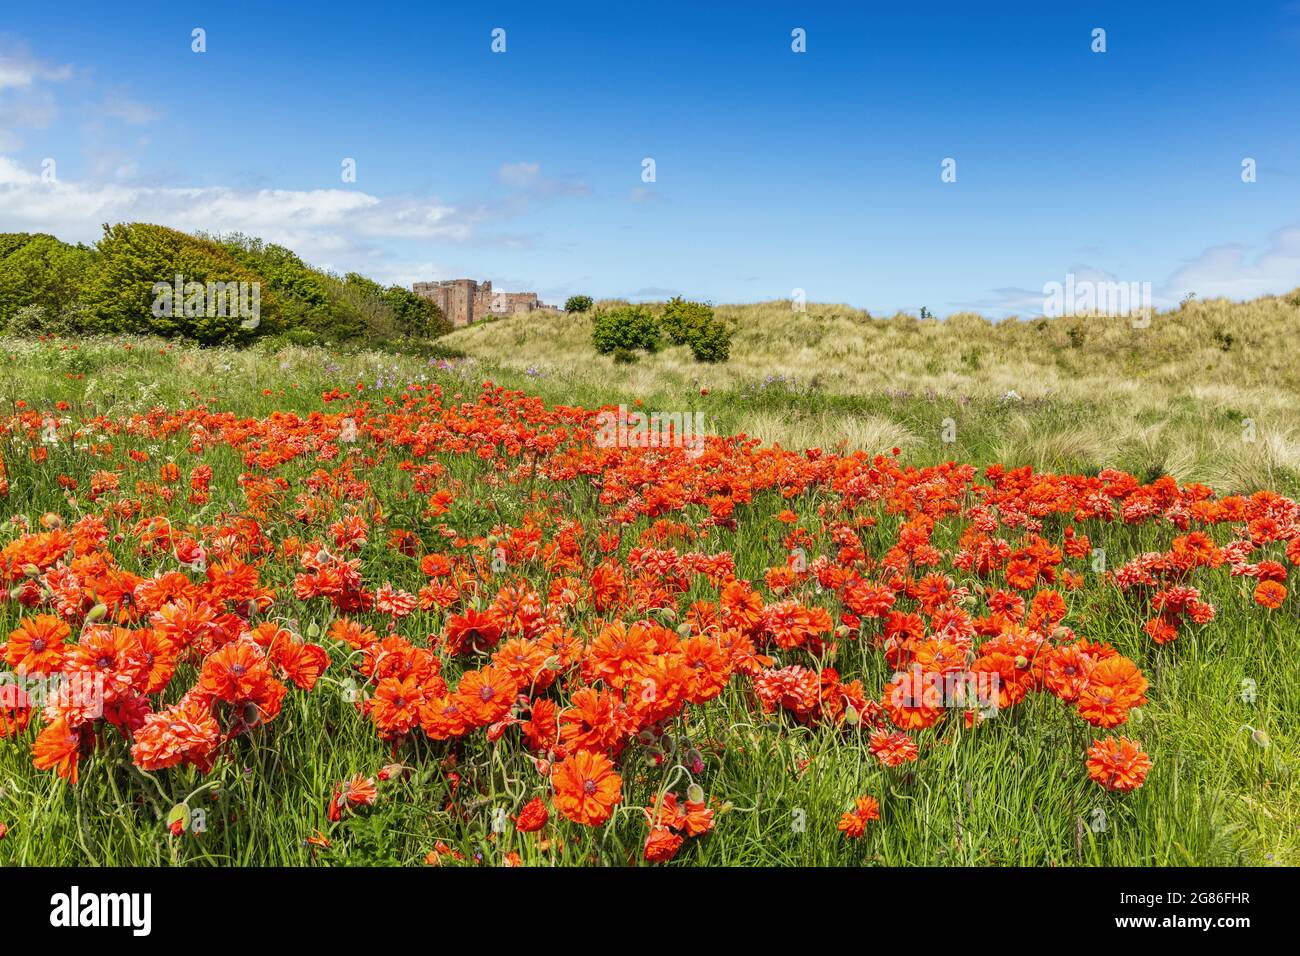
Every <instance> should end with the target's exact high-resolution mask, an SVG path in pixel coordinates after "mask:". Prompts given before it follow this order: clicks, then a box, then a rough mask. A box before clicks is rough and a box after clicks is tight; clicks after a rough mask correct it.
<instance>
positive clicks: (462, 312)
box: [411, 279, 559, 328]
mask: <svg viewBox="0 0 1300 956" xmlns="http://www.w3.org/2000/svg"><path fill="white" fill-rule="evenodd" d="M411 291H412V292H414V293H415V294H416V295H418V296H423V297H424V298H426V299H428V300H429V301H431V302H433V303H434V305H436V306H438V308H440V309H441V310H442V314H443V315H445V316H446V317H447V318H448V319H449V320H450V321H451V324H452V325H453V326H455V327H457V328H459V327H460V326H462V325H470V324H471V323H474V322H478V321H481V320H483V319H486V318H489V317H492V316H506V315H519V314H521V313H527V312H536V311H546V312H556V311H559V310H558V309H556V308H555V307H554V306H550V305H546V304H545V303H544V302H542V301H540V300H539V299H538V298H537V293H536V292H493V291H492V283H491V281H488V280H485V281H483V282H477V281H475V280H474V279H444V280H443V281H441V282H416V283H414V284H413V285H412V286H411Z"/></svg>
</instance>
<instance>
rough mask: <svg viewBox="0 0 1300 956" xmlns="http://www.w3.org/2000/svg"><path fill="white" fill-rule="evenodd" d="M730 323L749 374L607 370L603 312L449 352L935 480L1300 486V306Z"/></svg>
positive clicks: (574, 389) (569, 389) (1287, 299)
mask: <svg viewBox="0 0 1300 956" xmlns="http://www.w3.org/2000/svg"><path fill="white" fill-rule="evenodd" d="M613 304H615V303H613V302H602V303H598V304H597V308H602V307H609V306H611V305H613ZM716 312H717V315H718V316H719V317H720V318H722V319H724V320H726V321H728V322H730V323H731V324H732V325H733V326H734V328H735V338H734V347H733V349H732V357H731V359H730V361H728V362H727V363H725V364H721V365H716V366H711V365H707V364H703V363H699V362H695V361H692V360H691V357H690V355H689V354H688V352H687V350H686V349H685V348H683V347H680V346H677V347H673V346H669V347H667V348H664V349H663V350H661V351H660V352H658V353H657V354H654V355H648V356H643V357H642V358H641V359H640V361H638V362H637V363H635V364H630V365H620V364H618V363H617V362H615V361H613V360H612V359H611V358H609V357H607V356H600V355H594V354H593V352H592V347H591V317H590V315H586V314H561V315H556V316H529V317H526V318H524V319H523V320H522V321H504V322H490V323H485V324H480V325H475V326H471V327H468V328H464V329H458V330H456V331H455V332H453V333H452V334H451V335H449V336H446V337H445V338H444V339H442V340H441V341H442V342H443V343H445V345H446V346H447V347H448V348H451V349H455V350H458V351H460V352H463V353H464V354H465V355H467V356H469V357H471V358H473V359H475V360H477V361H479V362H481V363H483V364H484V366H485V367H487V368H489V369H490V370H491V373H492V375H493V376H494V377H495V378H496V380H498V381H502V382H508V383H509V384H510V385H512V386H513V387H519V388H527V389H528V390H529V391H531V392H534V393H537V394H542V395H545V396H546V397H548V398H549V399H551V400H554V401H558V402H566V401H568V402H578V403H583V404H597V405H599V404H602V403H604V402H619V401H624V402H628V403H632V402H635V401H637V400H640V401H642V402H643V403H644V405H645V406H646V407H648V408H665V409H676V408H680V407H693V406H684V405H683V403H686V402H688V401H689V402H696V401H698V399H697V398H696V395H697V392H698V390H699V389H700V388H707V389H708V390H709V393H710V394H709V400H708V401H707V402H705V403H701V405H702V407H704V408H705V411H706V413H707V414H708V415H709V416H711V421H714V422H715V427H716V429H717V431H719V432H720V433H727V434H731V433H738V432H745V433H748V434H752V435H756V436H759V437H761V438H763V439H764V440H765V441H768V442H779V443H781V444H783V445H784V446H785V447H787V448H805V447H809V446H820V447H823V448H826V449H831V448H834V447H836V446H838V445H839V444H840V443H841V442H842V443H844V444H845V446H846V447H848V448H868V449H872V448H889V447H895V446H896V447H900V448H903V449H904V450H906V451H907V452H908V458H909V460H911V461H915V462H917V463H924V464H933V463H937V462H940V461H945V460H948V459H955V460H957V461H969V462H974V463H981V464H987V463H990V462H995V461H996V462H1005V463H1016V464H1025V465H1032V466H1033V467H1035V468H1037V469H1040V470H1057V471H1080V472H1086V471H1092V472H1095V471H1097V470H1099V469H1101V468H1104V467H1108V466H1109V467H1116V468H1123V469H1125V470H1127V471H1130V472H1132V473H1134V474H1136V475H1139V476H1145V477H1158V476H1159V475H1162V474H1169V475H1172V476H1173V477H1175V478H1176V479H1178V480H1179V481H1196V482H1204V483H1206V484H1210V485H1212V486H1214V487H1215V488H1219V489H1223V490H1229V491H1241V490H1251V491H1253V490H1255V489H1257V488H1286V489H1289V490H1291V491H1292V492H1294V491H1295V490H1297V488H1300V484H1297V482H1298V480H1300V411H1298V410H1297V407H1296V402H1295V400H1294V396H1295V395H1296V394H1297V393H1298V392H1300V362H1297V361H1296V359H1295V356H1294V354H1293V353H1292V351H1291V350H1290V349H1288V348H1287V347H1286V344H1287V343H1288V342H1289V341H1290V339H1291V337H1292V336H1293V335H1294V334H1295V329H1296V328H1297V323H1300V289H1298V290H1296V291H1294V292H1291V293H1289V294H1287V295H1282V296H1269V297H1264V298H1259V299H1254V300H1251V301H1248V302H1232V301H1229V300H1226V299H1211V300H1204V301H1199V300H1194V299H1193V300H1190V301H1188V302H1187V303H1185V304H1184V305H1183V306H1182V307H1181V308H1178V309H1174V310H1172V311H1166V312H1159V313H1157V314H1155V315H1154V316H1152V317H1151V318H1150V319H1149V320H1148V323H1145V324H1144V323H1142V322H1138V323H1137V324H1135V322H1134V320H1133V319H1131V318H1125V317H1112V316H1066V317H1062V318H1056V319H1034V320H1027V321H1017V320H1012V321H1003V322H992V321H989V320H988V319H986V318H983V317H981V316H979V315H977V314H975V313H959V314H957V315H953V316H950V317H948V318H946V319H934V318H927V319H920V318H917V317H916V316H915V315H909V314H899V315H895V316H891V317H872V316H871V315H869V314H868V313H866V312H864V311H862V310H859V309H853V308H851V307H849V306H845V305H826V304H815V303H808V304H807V305H806V307H805V310H804V311H802V312H796V311H793V308H792V305H791V303H790V302H788V301H776V302H766V303H759V304H753V305H739V306H730V305H721V306H718V307H717V309H716ZM948 422H951V427H950V428H949V431H948V435H947V437H950V438H951V439H952V440H951V441H945V440H944V439H945V427H946V423H948Z"/></svg>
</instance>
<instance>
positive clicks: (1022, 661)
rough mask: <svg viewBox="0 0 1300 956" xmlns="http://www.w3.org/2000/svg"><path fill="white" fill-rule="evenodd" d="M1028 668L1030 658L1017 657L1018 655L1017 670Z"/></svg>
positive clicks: (1020, 655) (1022, 655)
mask: <svg viewBox="0 0 1300 956" xmlns="http://www.w3.org/2000/svg"><path fill="white" fill-rule="evenodd" d="M1028 666H1029V658H1027V657H1026V656H1025V655H1024V654H1017V655H1016V667H1017V668H1025V667H1028Z"/></svg>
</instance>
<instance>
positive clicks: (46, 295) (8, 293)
mask: <svg viewBox="0 0 1300 956" xmlns="http://www.w3.org/2000/svg"><path fill="white" fill-rule="evenodd" d="M94 264H95V253H94V250H92V249H89V248H87V247H86V246H82V245H76V246H72V245H69V244H68V243H66V242H60V241H59V240H58V239H55V238H54V237H53V236H50V235H45V234H44V233H40V234H35V235H33V234H30V233H5V234H3V235H0V328H6V327H8V326H9V324H10V323H11V322H12V321H13V319H14V317H15V316H16V315H17V314H18V311H19V310H20V309H23V308H25V307H27V306H37V307H39V309H40V313H39V314H40V315H42V316H43V317H44V320H45V321H46V322H53V323H63V324H66V323H67V322H68V320H69V317H70V316H72V315H74V314H75V311H76V310H75V308H74V306H75V305H76V302H77V299H78V297H79V296H80V295H81V290H82V287H83V285H84V284H85V282H86V280H87V278H88V276H89V275H90V273H91V271H92V269H93V268H94ZM36 314H37V313H31V312H29V313H28V315H29V316H32V315H36ZM28 321H30V319H29V320H28Z"/></svg>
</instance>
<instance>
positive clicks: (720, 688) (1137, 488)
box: [0, 339, 1300, 866]
mask: <svg viewBox="0 0 1300 956" xmlns="http://www.w3.org/2000/svg"><path fill="white" fill-rule="evenodd" d="M0 392H2V393H3V394H2V395H0V400H2V401H3V408H2V409H0V415H3V424H2V434H0V442H2V445H0V449H2V454H3V472H2V473H0V504H2V506H3V513H2V514H0V518H2V519H3V531H2V532H0V576H3V578H4V586H5V591H6V595H5V599H4V601H3V603H2V604H0V632H2V633H0V640H3V642H4V643H3V647H2V648H0V650H2V653H0V658H2V664H0V672H2V674H3V684H0V688H2V689H3V692H4V697H3V699H2V700H0V738H3V739H0V863H4V864H52V863H60V864H104V865H113V864H116V865H124V864H127V865H129V864H137V865H138V864H171V863H174V864H190V865H203V864H208V865H270V864H316V865H358V864H404V865H405V864H409V865H422V864H428V865H439V866H474V865H492V866H496V865H534V866H536V865H541V866H551V865H592V864H596V865H628V864H645V863H671V864H672V865H779V864H827V865H864V864H884V865H911V864H917V865H934V864H953V865H997V864H1025V865H1042V866H1062V865H1097V864H1110V865H1129V864H1146V865H1185V864H1233V865H1267V864H1270V863H1275V862H1278V863H1295V862H1297V857H1298V854H1297V848H1298V847H1300V830H1298V827H1300V787H1298V786H1297V781H1296V778H1295V775H1294V774H1293V773H1292V769H1291V768H1292V767H1293V766H1294V763H1295V758H1296V756H1297V749H1298V748H1300V742H1298V741H1297V739H1296V735H1295V719H1294V715H1295V713H1296V712H1297V709H1300V676H1298V675H1297V668H1296V667H1295V658H1296V652H1297V627H1296V610H1297V609H1296V604H1295V600H1296V599H1295V597H1294V596H1293V595H1291V594H1289V589H1290V584H1289V573H1290V568H1291V567H1293V566H1295V565H1296V564H1300V507H1297V504H1296V503H1295V502H1294V501H1292V500H1291V499H1290V498H1287V497H1285V496H1283V495H1281V494H1279V493H1277V491H1275V490H1274V489H1269V488H1260V489H1255V490H1254V493H1252V494H1242V495H1229V496H1218V495H1216V494H1215V493H1214V492H1212V491H1211V489H1210V488H1208V487H1205V486H1201V485H1195V484H1186V485H1180V484H1178V483H1177V482H1176V481H1175V480H1174V479H1172V478H1170V477H1162V478H1158V479H1156V480H1153V481H1150V482H1144V481H1143V480H1141V479H1139V478H1137V477H1134V476H1133V475H1130V474H1127V473H1124V472H1121V471H1118V470H1115V469H1103V470H1100V471H1099V472H1097V473H1095V474H1090V475H1070V474H1041V473H1035V472H1033V471H1031V470H1030V469H1029V468H1028V467H1025V466H1024V465H1023V463H1021V462H1016V461H1003V462H992V461H978V462H968V463H963V462H947V463H942V464H937V465H936V464H930V465H925V466H919V465H916V464H913V463H911V462H909V459H908V456H907V455H906V454H905V453H900V452H899V451H898V450H895V449H891V448H862V449H844V450H837V451H835V452H834V453H831V452H829V451H821V450H818V449H799V450H786V449H782V448H780V447H779V446H768V445H764V444H762V443H760V442H759V441H758V440H757V439H751V438H747V437H744V436H726V435H710V436H709V437H708V438H707V439H706V440H704V441H703V442H702V444H699V445H697V444H695V443H693V442H684V441H679V440H677V439H678V438H680V437H681V436H679V435H677V434H676V433H672V434H669V433H666V432H665V433H660V437H661V438H664V439H665V440H664V441H663V442H660V443H657V447H639V446H637V443H636V441H635V440H627V439H626V438H625V437H621V438H619V439H618V440H617V441H613V442H610V441H608V440H604V439H603V437H602V436H604V435H607V434H608V432H609V428H608V425H609V422H610V417H609V416H610V414H611V413H613V414H617V415H623V416H627V415H629V414H634V412H633V413H629V412H627V411H626V409H625V410H623V411H622V412H617V411H615V410H614V409H611V408H608V407H607V408H605V409H600V408H581V407H572V406H565V405H556V404H551V403H547V402H545V401H543V400H542V399H540V398H537V397H535V396H531V395H529V394H526V393H524V392H522V391H513V390H508V389H506V388H504V387H501V386H499V385H494V384H493V383H492V382H489V381H483V380H482V377H479V376H475V375H473V374H468V373H467V372H466V370H465V369H464V368H458V367H456V366H455V365H454V364H452V363H436V362H425V361H422V360H419V361H417V360H413V359H409V358H403V357H391V358H390V357H384V356H376V355H374V354H361V355H353V356H331V355H329V354H328V353H326V352H324V351H321V350H312V349H297V350H291V351H284V352H280V353H276V352H266V353H258V352H255V351H248V352H242V353H237V352H233V351H227V350H215V349H210V350H199V349H192V348H181V347H176V346H172V345H165V344H163V343H160V342H158V341H156V340H144V339H135V340H112V341H101V342H85V343H82V344H80V345H77V346H73V345H70V344H67V343H59V342H45V343H35V342H26V343H18V342H6V343H5V354H4V356H3V366H2V367H0ZM708 398H709V396H706V395H693V396H684V397H683V398H682V405H681V407H682V408H683V409H690V408H693V407H697V406H702V405H706V404H707V401H708ZM633 424H634V423H633ZM614 433H615V434H616V435H618V436H627V435H635V434H636V433H637V432H636V429H635V428H634V427H629V423H628V422H626V421H624V422H622V424H621V427H619V428H617V429H615V431H614Z"/></svg>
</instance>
